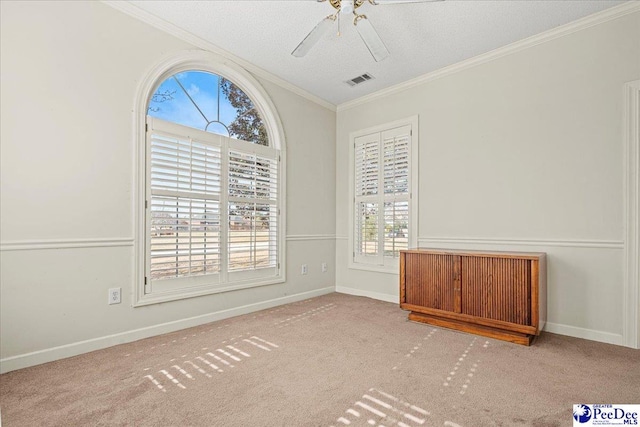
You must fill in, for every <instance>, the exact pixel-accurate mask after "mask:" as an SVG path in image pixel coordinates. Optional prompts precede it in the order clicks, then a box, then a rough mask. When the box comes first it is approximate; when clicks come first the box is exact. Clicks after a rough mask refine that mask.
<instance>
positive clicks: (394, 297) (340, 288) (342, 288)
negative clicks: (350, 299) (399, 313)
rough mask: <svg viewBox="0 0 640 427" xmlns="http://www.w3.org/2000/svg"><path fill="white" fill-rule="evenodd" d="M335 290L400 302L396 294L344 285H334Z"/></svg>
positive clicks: (341, 292)
mask: <svg viewBox="0 0 640 427" xmlns="http://www.w3.org/2000/svg"><path fill="white" fill-rule="evenodd" d="M336 292H338V293H340V294H348V295H356V296H359V297H369V298H373V299H377V300H380V301H386V302H393V303H396V304H399V303H400V297H399V296H398V295H389V294H381V293H379V292H371V291H365V290H362V289H355V288H348V287H346V286H336Z"/></svg>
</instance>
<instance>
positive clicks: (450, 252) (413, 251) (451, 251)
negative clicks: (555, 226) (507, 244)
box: [400, 248, 546, 259]
mask: <svg viewBox="0 0 640 427" xmlns="http://www.w3.org/2000/svg"><path fill="white" fill-rule="evenodd" d="M400 252H401V253H409V254H416V253H430V254H445V255H470V256H480V257H495V256H497V257H507V258H536V259H537V258H543V257H545V256H546V254H545V253H544V252H517V251H480V250H461V249H442V248H413V249H408V250H403V251H400Z"/></svg>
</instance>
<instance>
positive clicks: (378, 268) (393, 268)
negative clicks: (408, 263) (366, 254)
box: [349, 262, 400, 275]
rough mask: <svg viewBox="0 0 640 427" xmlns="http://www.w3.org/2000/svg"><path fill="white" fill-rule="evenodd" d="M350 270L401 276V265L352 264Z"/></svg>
mask: <svg viewBox="0 0 640 427" xmlns="http://www.w3.org/2000/svg"><path fill="white" fill-rule="evenodd" d="M349 268H350V269H352V270H362V271H370V272H372V273H385V274H395V275H398V274H399V268H400V267H399V264H396V265H388V266H385V265H374V264H364V263H355V262H350V263H349Z"/></svg>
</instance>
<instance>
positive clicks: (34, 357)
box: [0, 286, 335, 374]
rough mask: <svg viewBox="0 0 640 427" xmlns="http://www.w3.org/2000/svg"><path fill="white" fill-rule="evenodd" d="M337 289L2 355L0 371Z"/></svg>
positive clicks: (73, 354) (196, 324) (303, 298)
mask: <svg viewBox="0 0 640 427" xmlns="http://www.w3.org/2000/svg"><path fill="white" fill-rule="evenodd" d="M333 292H335V288H334V287H333V286H330V287H327V288H322V289H316V290H314V291H309V292H303V293H300V294H295V295H288V296H286V297H282V298H275V299H271V300H268V301H262V302H259V303H255V304H248V305H243V306H240V307H235V308H231V309H228V310H222V311H216V312H214V313H207V314H203V315H200V316H195V317H189V318H187V319H181V320H176V321H173V322H167V323H161V324H159V325H154V326H149V327H146V328H140V329H134V330H132V331H127V332H121V333H118V334H114V335H107V336H104V337H100V338H93V339H90V340H86V341H79V342H75V343H72V344H66V345H62V346H59V347H53V348H48V349H45V350H39V351H34V352H32V353H26V354H20V355H18V356H12V357H7V358H5V359H0V374H4V373H6V372H10V371H15V370H17V369H22V368H28V367H29V366H35V365H40V364H43V363H47V362H53V361H54V360H59V359H64V358H67V357H72V356H77V355H79V354H83V353H88V352H90V351H95V350H100V349H103V348H107V347H112V346H114V345H118V344H124V343H128V342H132V341H137V340H141V339H144V338H149V337H154V336H157V335H161V334H166V333H169V332H175V331H179V330H181V329H186V328H191V327H194V326H199V325H204V324H206V323H211V322H215V321H217V320H222V319H228V318H230V317H234V316H240V315H243V314H248V313H253V312H254V311H259V310H265V309H268V308H272V307H276V306H279V305H283V304H288V303H292V302H296V301H302V300H305V299H308V298H313V297H317V296H321V295H326V294H330V293H333Z"/></svg>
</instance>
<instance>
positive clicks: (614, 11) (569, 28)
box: [336, 0, 640, 112]
mask: <svg viewBox="0 0 640 427" xmlns="http://www.w3.org/2000/svg"><path fill="white" fill-rule="evenodd" d="M634 12H640V1H637V0H633V1H629V2H626V3H623V4H621V5H618V6H614V7H611V8H609V9H605V10H603V11H601V12H597V13H594V14H592V15H589V16H586V17H584V18H581V19H578V20H577V21H573V22H570V23H568V24H565V25H562V26H560V27H556V28H553V29H551V30H548V31H545V32H543V33H540V34H536V35H534V36H531V37H527V38H526V39H522V40H519V41H517V42H514V43H511V44H508V45H506V46H503V47H499V48H497V49H494V50H492V51H489V52H486V53H483V54H480V55H478V56H474V57H473V58H469V59H466V60H464V61H461V62H458V63H456V64H453V65H449V66H447V67H444V68H441V69H439V70H436V71H433V72H430V73H427V74H423V75H422V76H419V77H416V78H413V79H411V80H407V81H405V82H402V83H398V84H397V85H393V86H389V87H388V88H385V89H381V90H379V91H377V92H373V93H371V94H369V95H365V96H362V97H360V98H357V99H354V100H352V101H347V102H344V103H342V104H339V105H338V106H337V108H336V111H337V112H341V111H345V110H348V109H351V108H354V107H357V106H360V105H362V104H366V103H368V102H371V101H374V100H377V99H380V98H384V97H386V96H389V95H393V94H396V93H398V92H402V91H405V90H407V89H411V88H413V87H415V86H419V85H422V84H424V83H427V82H430V81H432V80H437V79H440V78H442V77H446V76H448V75H451V74H455V73H458V72H460V71H463V70H466V69H468V68H472V67H475V66H477V65H481V64H484V63H486V62H489V61H493V60H495V59H498V58H501V57H503V56H506V55H510V54H513V53H516V52H519V51H521V50H525V49H528V48H530V47H533V46H537V45H539V44H542V43H546V42H549V41H551V40H554V39H557V38H559V37H564V36H567V35H569V34H572V33H575V32H577V31H580V30H584V29H586V28H589V27H592V26H594V25H598V24H602V23H605V22H608V21H611V20H613V19H617V18H620V17H622V16H625V15H629V14H631V13H634Z"/></svg>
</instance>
